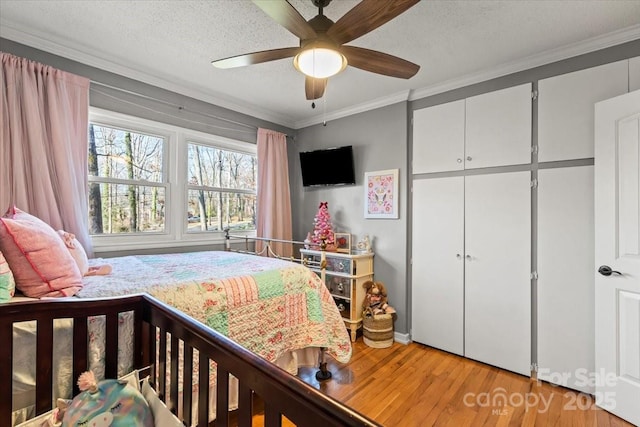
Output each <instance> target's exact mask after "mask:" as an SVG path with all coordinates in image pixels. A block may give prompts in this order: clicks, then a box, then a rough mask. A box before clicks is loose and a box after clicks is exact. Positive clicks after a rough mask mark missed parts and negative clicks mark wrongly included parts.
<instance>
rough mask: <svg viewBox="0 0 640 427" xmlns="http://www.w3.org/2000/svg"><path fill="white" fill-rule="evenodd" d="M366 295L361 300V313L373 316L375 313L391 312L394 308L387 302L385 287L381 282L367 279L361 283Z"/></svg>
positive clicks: (393, 311)
mask: <svg viewBox="0 0 640 427" xmlns="http://www.w3.org/2000/svg"><path fill="white" fill-rule="evenodd" d="M362 287H363V288H365V289H366V290H367V291H366V295H365V297H364V301H363V302H362V315H363V316H364V317H374V316H376V315H377V314H393V313H395V312H396V310H395V309H394V308H393V307H391V306H390V305H389V304H388V303H387V289H386V288H385V286H384V284H383V283H382V282H374V281H372V280H368V281H366V282H364V283H363V284H362Z"/></svg>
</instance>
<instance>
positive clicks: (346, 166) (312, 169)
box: [300, 145, 356, 187]
mask: <svg viewBox="0 0 640 427" xmlns="http://www.w3.org/2000/svg"><path fill="white" fill-rule="evenodd" d="M300 168H301V170H302V185H303V186H304V187H314V186H326V185H348V184H355V183H356V177H355V173H354V169H353V149H352V146H351V145H346V146H344V147H336V148H327V149H323V150H315V151H305V152H301V153H300Z"/></svg>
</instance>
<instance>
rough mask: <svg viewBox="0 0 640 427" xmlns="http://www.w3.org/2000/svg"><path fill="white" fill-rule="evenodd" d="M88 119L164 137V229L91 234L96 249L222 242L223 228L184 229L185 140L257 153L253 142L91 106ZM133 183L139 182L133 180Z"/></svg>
mask: <svg viewBox="0 0 640 427" xmlns="http://www.w3.org/2000/svg"><path fill="white" fill-rule="evenodd" d="M89 122H90V123H96V124H100V125H103V126H107V127H116V128H124V129H129V130H132V131H136V132H140V133H144V134H150V135H157V136H161V137H163V138H165V142H164V146H163V159H162V161H163V166H162V167H163V171H164V183H165V185H166V187H165V212H164V213H165V224H164V226H165V228H164V232H144V233H127V234H102V235H92V236H91V239H92V243H93V247H94V250H95V251H96V252H110V251H124V250H136V249H160V248H172V247H183V246H197V245H219V244H222V243H224V240H225V239H224V232H216V231H210V232H209V231H208V232H187V209H185V206H186V205H187V194H188V192H187V189H188V179H187V177H188V159H187V148H188V144H189V143H195V144H200V145H206V146H210V147H215V148H220V149H223V150H231V151H236V152H241V153H246V154H251V155H256V154H257V146H256V144H251V143H248V142H241V141H236V140H233V139H230V138H225V137H222V136H217V135H212V134H208V133H205V132H199V131H194V130H191V129H185V128H181V127H178V126H173V125H169V124H165V123H160V122H156V121H153V120H148V119H142V118H139V117H135V116H130V115H127V114H122V113H116V112H113V111H108V110H103V109H100V108H95V107H90V109H89ZM89 182H91V180H90V181H89ZM136 185H139V183H138V182H137V181H136ZM87 213H88V211H87ZM234 234H237V235H246V236H251V237H253V236H255V230H247V231H237V232H235V231H234Z"/></svg>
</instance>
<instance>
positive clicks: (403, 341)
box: [393, 332, 411, 345]
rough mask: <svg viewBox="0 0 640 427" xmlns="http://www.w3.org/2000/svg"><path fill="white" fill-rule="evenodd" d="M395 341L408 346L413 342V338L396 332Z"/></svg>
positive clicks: (394, 334)
mask: <svg viewBox="0 0 640 427" xmlns="http://www.w3.org/2000/svg"><path fill="white" fill-rule="evenodd" d="M393 340H394V341H395V342H398V343H400V344H404V345H407V344H409V343H410V342H411V337H410V336H409V334H401V333H400V332H394V333H393Z"/></svg>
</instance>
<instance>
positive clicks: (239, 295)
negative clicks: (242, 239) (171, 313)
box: [78, 251, 351, 363]
mask: <svg viewBox="0 0 640 427" xmlns="http://www.w3.org/2000/svg"><path fill="white" fill-rule="evenodd" d="M91 264H92V265H99V264H110V265H111V266H112V267H113V271H112V273H111V274H110V275H107V276H90V277H85V278H84V279H83V282H84V288H83V289H82V291H81V292H80V293H79V294H78V296H79V297H81V298H102V297H107V296H119V295H127V294H133V293H140V292H147V293H149V294H150V295H152V296H154V297H156V298H158V299H159V300H161V301H163V302H165V303H167V304H169V305H171V306H173V307H175V308H177V309H179V310H180V311H182V312H184V313H185V314H187V315H189V316H191V317H193V318H194V319H196V320H198V321H200V322H202V323H204V324H205V325H207V326H209V327H211V328H212V329H215V330H216V331H218V332H220V333H222V334H223V335H226V336H227V337H229V338H230V339H232V340H233V341H235V342H237V343H238V344H240V345H242V346H243V347H245V348H247V349H248V350H250V351H252V352H254V353H256V354H258V355H259V356H261V357H263V358H265V359H266V360H269V361H271V362H274V361H275V360H276V359H278V358H279V357H280V356H281V355H283V354H284V353H286V352H288V351H293V350H298V349H302V348H305V347H325V348H326V349H327V352H328V353H329V354H330V355H332V356H333V357H334V358H335V359H336V360H338V361H339V362H342V363H346V362H348V361H349V359H350V358H351V342H350V340H349V336H348V334H347V331H346V329H345V326H344V322H343V321H342V318H341V316H340V313H339V312H338V310H337V308H336V305H335V303H334V302H333V298H332V297H331V295H330V294H329V291H328V289H327V288H326V286H325V285H324V284H323V283H322V281H321V280H320V279H319V278H318V277H317V275H316V274H315V273H314V272H312V271H311V270H309V269H308V268H306V267H304V266H302V265H299V264H295V263H292V262H288V261H283V260H278V259H274V258H265V257H258V256H253V255H246V254H239V253H234V252H223V251H207V252H194V253H184V254H168V255H138V256H126V257H119V258H109V259H94V260H91Z"/></svg>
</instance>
